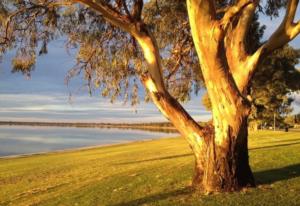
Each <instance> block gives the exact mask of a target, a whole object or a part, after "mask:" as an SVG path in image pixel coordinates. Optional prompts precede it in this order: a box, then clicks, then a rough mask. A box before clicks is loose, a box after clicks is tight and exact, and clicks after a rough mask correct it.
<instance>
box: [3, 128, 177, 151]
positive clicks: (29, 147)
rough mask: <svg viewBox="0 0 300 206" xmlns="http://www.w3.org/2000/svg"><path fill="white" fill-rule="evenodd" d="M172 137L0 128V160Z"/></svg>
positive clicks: (117, 131)
mask: <svg viewBox="0 0 300 206" xmlns="http://www.w3.org/2000/svg"><path fill="white" fill-rule="evenodd" d="M170 136H176V134H174V133H173V134H172V133H170V134H168V133H162V132H149V131H142V130H132V129H105V128H72V127H33V126H0V156H9V155H20V154H31V153H42V152H50V151H56V150H64V149H73V148H80V147H90V146H97V145H107V144H117V143H126V142H132V141H138V140H147V139H154V138H161V137H170Z"/></svg>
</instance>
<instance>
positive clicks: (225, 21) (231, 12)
mask: <svg viewBox="0 0 300 206" xmlns="http://www.w3.org/2000/svg"><path fill="white" fill-rule="evenodd" d="M249 4H253V0H240V1H238V2H237V3H236V4H235V5H233V6H231V7H229V8H228V9H227V11H226V13H225V15H224V16H223V18H222V20H221V24H222V25H223V28H224V30H225V29H227V27H228V25H229V24H230V23H231V22H232V19H233V18H234V17H235V16H236V15H238V14H239V13H241V12H242V11H243V9H244V8H246V7H247V6H248V5H249Z"/></svg>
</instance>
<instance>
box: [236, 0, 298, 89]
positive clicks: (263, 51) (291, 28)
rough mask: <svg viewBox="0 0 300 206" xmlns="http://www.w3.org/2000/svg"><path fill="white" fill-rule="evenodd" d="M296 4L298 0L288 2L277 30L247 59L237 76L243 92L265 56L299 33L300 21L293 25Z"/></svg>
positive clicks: (244, 33)
mask: <svg viewBox="0 0 300 206" xmlns="http://www.w3.org/2000/svg"><path fill="white" fill-rule="evenodd" d="M298 3H299V0H289V2H288V5H287V9H286V13H285V16H284V18H283V20H282V22H281V24H280V25H279V27H278V28H277V30H276V31H275V32H274V33H273V34H272V35H271V37H270V38H269V40H268V41H267V42H266V43H264V44H263V45H262V46H261V47H260V48H259V49H258V50H257V51H256V52H255V53H254V54H252V55H251V56H248V57H247V59H246V60H245V64H244V70H243V71H241V72H242V73H243V75H238V76H240V83H239V88H241V89H243V90H245V89H246V88H247V87H248V85H249V83H250V81H251V79H252V76H253V74H254V72H255V70H256V69H257V67H258V65H259V64H260V63H261V62H262V60H263V59H264V57H265V56H266V55H268V54H270V53H271V52H273V51H274V50H276V49H278V48H281V47H282V46H284V45H285V44H287V43H288V42H290V41H291V40H293V39H294V38H295V37H296V36H297V35H298V34H299V33H300V21H298V22H297V23H294V18H295V14H296V10H297V6H298ZM243 35H246V32H243ZM242 76H244V77H242Z"/></svg>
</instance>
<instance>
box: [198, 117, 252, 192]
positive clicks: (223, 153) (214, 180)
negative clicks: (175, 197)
mask: <svg viewBox="0 0 300 206" xmlns="http://www.w3.org/2000/svg"><path fill="white" fill-rule="evenodd" d="M239 126H240V128H239V134H238V135H237V136H236V135H235V134H234V133H233V129H232V128H230V127H229V128H228V130H227V132H221V133H219V134H218V135H222V136H226V139H225V141H224V142H223V143H222V144H221V145H220V144H219V143H218V142H217V141H216V139H217V136H216V135H215V134H212V135H211V137H210V138H207V140H208V141H207V142H206V144H205V146H204V147H203V148H202V151H201V152H200V153H199V154H195V158H196V159H195V175H194V179H193V186H194V188H196V189H199V190H201V191H203V192H205V193H211V192H226V191H236V190H240V189H241V188H243V187H252V186H255V183H254V178H253V174H252V171H251V169H250V166H249V160H248V144H247V142H248V139H247V138H248V132H247V118H246V117H245V118H243V120H242V122H241V125H239Z"/></svg>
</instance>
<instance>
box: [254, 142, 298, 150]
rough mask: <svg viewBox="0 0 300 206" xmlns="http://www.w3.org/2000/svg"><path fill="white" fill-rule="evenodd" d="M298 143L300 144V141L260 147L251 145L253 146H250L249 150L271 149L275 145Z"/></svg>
mask: <svg viewBox="0 0 300 206" xmlns="http://www.w3.org/2000/svg"><path fill="white" fill-rule="evenodd" d="M298 144H300V142H293V143H285V144H275V145H269V146H262V147H253V148H250V149H249V150H260V149H272V148H276V147H285V146H292V145H298Z"/></svg>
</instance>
